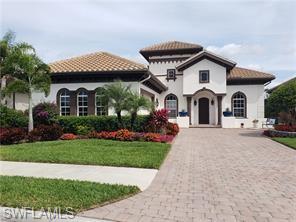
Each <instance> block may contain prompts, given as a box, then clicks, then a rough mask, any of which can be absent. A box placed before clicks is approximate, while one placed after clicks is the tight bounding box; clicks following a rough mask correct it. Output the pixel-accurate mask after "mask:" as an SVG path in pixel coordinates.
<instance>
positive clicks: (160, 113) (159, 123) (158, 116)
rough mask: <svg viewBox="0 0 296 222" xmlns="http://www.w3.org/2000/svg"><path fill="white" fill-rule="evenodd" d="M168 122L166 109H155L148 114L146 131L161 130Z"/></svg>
mask: <svg viewBox="0 0 296 222" xmlns="http://www.w3.org/2000/svg"><path fill="white" fill-rule="evenodd" d="M167 124H168V110H166V109H160V110H155V111H153V112H152V113H151V114H150V118H149V123H148V128H147V130H148V131H152V132H161V131H163V130H164V129H165V127H166V126H167Z"/></svg>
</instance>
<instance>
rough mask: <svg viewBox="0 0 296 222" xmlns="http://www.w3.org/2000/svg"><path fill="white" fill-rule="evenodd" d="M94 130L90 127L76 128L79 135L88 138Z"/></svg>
mask: <svg viewBox="0 0 296 222" xmlns="http://www.w3.org/2000/svg"><path fill="white" fill-rule="evenodd" d="M93 130H94V129H93V128H91V127H89V126H77V127H76V133H77V134H78V135H82V136H86V135H88V134H89V133H90V132H92V131H93Z"/></svg>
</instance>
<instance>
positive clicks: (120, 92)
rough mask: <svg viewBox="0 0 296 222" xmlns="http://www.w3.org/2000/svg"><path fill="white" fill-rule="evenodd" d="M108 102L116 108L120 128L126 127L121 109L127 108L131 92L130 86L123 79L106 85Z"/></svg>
mask: <svg viewBox="0 0 296 222" xmlns="http://www.w3.org/2000/svg"><path fill="white" fill-rule="evenodd" d="M104 89H105V91H104V93H105V95H106V98H108V104H109V106H110V107H112V108H114V111H115V113H116V115H117V120H118V126H119V128H122V127H124V126H123V123H122V117H121V111H122V110H126V109H127V102H128V99H129V94H130V86H124V85H123V83H122V82H121V81H116V82H114V83H112V84H108V85H106V86H105V87H104Z"/></svg>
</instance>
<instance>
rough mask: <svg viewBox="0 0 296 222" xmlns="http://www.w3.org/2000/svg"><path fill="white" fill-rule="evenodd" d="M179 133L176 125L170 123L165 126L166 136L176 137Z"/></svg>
mask: <svg viewBox="0 0 296 222" xmlns="http://www.w3.org/2000/svg"><path fill="white" fill-rule="evenodd" d="M178 133H179V126H178V124H177V123H170V122H168V124H167V125H166V134H168V135H173V136H176V135H177V134H178Z"/></svg>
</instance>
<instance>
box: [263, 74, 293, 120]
mask: <svg viewBox="0 0 296 222" xmlns="http://www.w3.org/2000/svg"><path fill="white" fill-rule="evenodd" d="M282 112H285V113H287V114H288V115H290V116H291V118H292V119H294V120H295V119H296V79H294V80H292V81H289V82H287V83H286V84H284V85H282V86H280V87H279V88H277V89H276V90H275V91H273V92H272V93H271V94H270V96H269V97H268V98H267V101H266V114H267V116H268V117H278V116H279V114H280V113H282Z"/></svg>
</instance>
